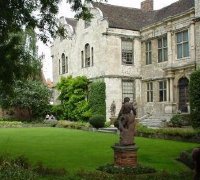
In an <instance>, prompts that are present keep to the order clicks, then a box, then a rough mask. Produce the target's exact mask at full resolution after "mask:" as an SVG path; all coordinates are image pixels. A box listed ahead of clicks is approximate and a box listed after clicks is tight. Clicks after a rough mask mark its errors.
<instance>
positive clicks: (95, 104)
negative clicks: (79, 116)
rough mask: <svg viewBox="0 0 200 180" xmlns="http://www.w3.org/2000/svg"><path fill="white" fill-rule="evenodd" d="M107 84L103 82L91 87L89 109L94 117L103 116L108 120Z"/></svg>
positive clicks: (93, 83)
mask: <svg viewBox="0 0 200 180" xmlns="http://www.w3.org/2000/svg"><path fill="white" fill-rule="evenodd" d="M105 90H106V84H105V82H103V81H96V82H92V83H91V84H90V86H89V97H88V101H89V107H90V109H91V112H92V115H96V114H101V115H103V116H104V118H106V102H105V99H106V94H105Z"/></svg>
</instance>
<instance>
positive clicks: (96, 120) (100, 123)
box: [89, 115, 106, 128]
mask: <svg viewBox="0 0 200 180" xmlns="http://www.w3.org/2000/svg"><path fill="white" fill-rule="evenodd" d="M105 122H106V119H105V117H104V116H103V115H95V116H92V117H91V118H90V120H89V123H90V124H91V125H92V126H93V127H94V128H102V127H104V125H105Z"/></svg>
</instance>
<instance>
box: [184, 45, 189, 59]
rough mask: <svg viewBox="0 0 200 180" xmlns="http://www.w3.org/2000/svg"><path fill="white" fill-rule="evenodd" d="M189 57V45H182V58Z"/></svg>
mask: <svg viewBox="0 0 200 180" xmlns="http://www.w3.org/2000/svg"><path fill="white" fill-rule="evenodd" d="M188 56H189V44H188V43H184V44H183V57H188Z"/></svg>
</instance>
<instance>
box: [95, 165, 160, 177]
mask: <svg viewBox="0 0 200 180" xmlns="http://www.w3.org/2000/svg"><path fill="white" fill-rule="evenodd" d="M97 170H100V171H103V172H106V173H110V174H127V175H128V174H135V175H137V174H147V173H155V172H156V170H155V169H154V168H151V167H145V166H142V165H140V164H139V165H137V167H136V168H132V167H124V168H121V167H116V166H114V165H113V164H107V165H105V166H100V167H99V168H97Z"/></svg>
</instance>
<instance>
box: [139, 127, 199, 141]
mask: <svg viewBox="0 0 200 180" xmlns="http://www.w3.org/2000/svg"><path fill="white" fill-rule="evenodd" d="M136 129H137V135H138V136H143V137H154V138H162V139H176V140H181V139H182V140H184V141H186V140H187V141H197V142H198V141H200V130H199V129H196V130H195V129H192V128H161V129H151V128H148V127H146V126H143V125H141V124H137V127H136Z"/></svg>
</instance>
